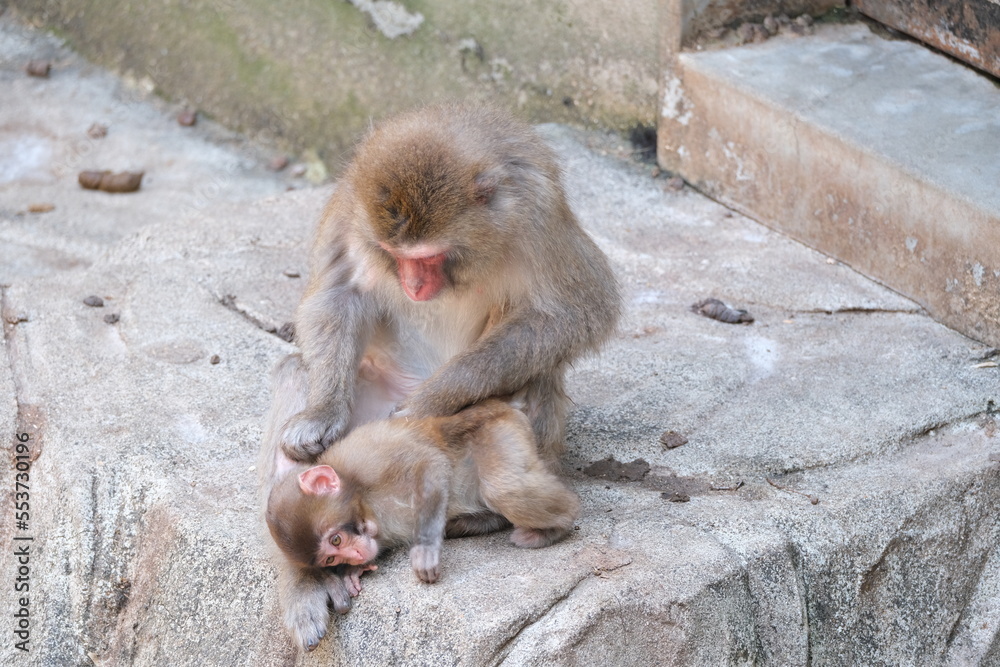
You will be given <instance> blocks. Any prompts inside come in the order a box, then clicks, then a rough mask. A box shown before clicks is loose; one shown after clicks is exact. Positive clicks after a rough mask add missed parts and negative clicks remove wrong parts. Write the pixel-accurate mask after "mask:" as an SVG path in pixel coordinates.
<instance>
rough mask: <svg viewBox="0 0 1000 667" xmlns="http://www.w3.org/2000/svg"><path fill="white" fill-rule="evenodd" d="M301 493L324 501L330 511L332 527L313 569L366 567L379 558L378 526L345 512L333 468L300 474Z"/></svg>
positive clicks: (319, 468)
mask: <svg viewBox="0 0 1000 667" xmlns="http://www.w3.org/2000/svg"><path fill="white" fill-rule="evenodd" d="M299 489H300V490H301V491H302V493H304V494H305V495H307V496H318V497H320V498H322V499H324V500H325V501H326V504H327V509H328V510H330V511H329V516H328V519H327V520H328V521H330V523H331V524H332V525H330V526H329V527H328V528H326V529H325V532H324V533H323V536H322V537H321V538H320V540H319V544H318V545H317V547H316V555H315V557H314V559H313V562H312V564H313V565H315V566H317V567H334V566H336V565H345V564H346V565H364V564H365V563H367V562H368V561H370V560H373V559H374V558H375V557H376V556H377V555H378V541H377V540H376V538H377V537H378V525H377V524H376V523H375V522H374V521H371V520H370V519H364V518H361V517H352V516H350V513H349V512H345V508H344V507H343V506H342V503H343V498H342V496H341V482H340V477H339V476H338V475H337V473H336V471H334V469H333V468H331V467H330V466H327V465H319V466H313V467H312V468H309V469H308V470H305V471H303V472H302V473H300V474H299ZM335 517H339V518H335ZM321 525H322V524H321Z"/></svg>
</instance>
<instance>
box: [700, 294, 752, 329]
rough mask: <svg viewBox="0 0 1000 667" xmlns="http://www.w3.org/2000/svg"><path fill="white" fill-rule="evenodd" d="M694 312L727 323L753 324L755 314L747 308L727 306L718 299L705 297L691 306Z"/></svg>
mask: <svg viewBox="0 0 1000 667" xmlns="http://www.w3.org/2000/svg"><path fill="white" fill-rule="evenodd" d="M691 310H692V311H693V312H696V313H698V314H699V315H704V316H705V317H710V318H712V319H713V320H719V321H720V322H725V323H727V324H752V323H753V315H751V314H750V313H748V312H747V311H745V310H737V309H736V308H733V307H731V306H727V305H726V304H724V303H723V302H722V301H719V300H718V299H705V300H704V301H699V302H698V303H696V304H694V305H692V306H691Z"/></svg>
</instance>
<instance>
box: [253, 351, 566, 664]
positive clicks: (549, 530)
mask: <svg viewBox="0 0 1000 667" xmlns="http://www.w3.org/2000/svg"><path fill="white" fill-rule="evenodd" d="M307 385H308V378H307V374H306V371H305V369H304V367H303V364H302V360H301V357H300V356H299V355H291V356H289V357H287V358H286V359H284V360H283V361H282V362H280V363H279V365H278V367H277V368H276V369H275V377H274V404H273V405H272V412H271V415H270V417H269V420H270V427H269V431H268V436H267V439H266V440H265V451H264V454H265V456H269V457H270V461H266V462H264V465H268V466H269V470H268V471H267V473H266V474H267V475H268V476H270V477H271V484H269V485H265V488H268V487H270V489H271V490H270V493H269V495H268V498H267V511H266V518H267V525H268V528H269V529H270V532H271V536H272V538H273V539H274V542H275V544H276V545H277V546H278V548H279V549H280V551H281V554H282V555H283V557H284V558H283V559H281V560H282V561H283V562H282V563H281V565H280V567H281V569H282V576H281V578H282V589H283V591H282V597H283V599H282V603H283V608H284V610H285V623H286V625H287V626H288V627H289V629H290V631H291V632H292V634H293V635H294V636H295V637H296V639H297V641H298V642H299V644H300V645H301V646H302V647H303V648H305V649H307V650H312V649H313V648H315V646H316V644H317V643H318V642H319V640H320V638H322V636H323V634H324V633H325V631H326V624H327V622H328V615H329V614H328V611H327V599H328V598H329V599H330V600H331V601H332V602H333V604H334V608H335V609H336V610H337V611H340V612H346V611H347V610H348V609H349V608H350V606H351V603H350V598H351V597H353V596H355V595H357V594H358V593H359V592H360V590H361V582H360V576H361V574H362V573H363V572H364V571H366V570H369V569H374V566H372V565H371V564H370V563H371V561H372V560H373V559H374V558H375V557H376V556H377V555H378V554H379V553H380V552H381V551H382V550H383V549H388V548H392V547H398V546H405V545H409V547H410V563H411V565H412V566H413V571H414V572H415V573H416V575H417V577H418V578H419V579H420V580H421V581H423V582H426V583H433V582H435V581H437V579H438V578H439V576H440V556H441V545H442V541H443V540H444V538H445V537H446V536H447V537H461V536H466V535H480V534H483V533H489V532H492V531H496V530H500V529H502V528H505V527H509V526H510V525H513V526H514V531H513V533H512V534H511V541H512V542H514V544H516V545H517V546H519V547H527V548H536V547H544V546H547V545H549V544H552V543H553V542H555V541H557V540H559V539H561V538H562V537H564V536H565V535H566V534H567V533H568V532H569V531H570V530H572V528H573V523H574V521H575V519H576V518H577V516H578V515H579V509H580V503H579V499H578V498H577V496H576V494H574V493H573V492H572V491H570V490H569V489H568V488H567V487H566V486H565V485H564V484H563V483H562V482H561V481H560V480H559V478H558V477H556V476H555V475H554V474H552V473H551V472H550V471H549V470H548V468H547V467H546V465H545V464H544V463H543V461H542V460H541V459H540V458H539V456H538V453H537V449H536V440H535V436H534V433H533V431H532V427H531V423H530V421H529V420H528V418H527V416H526V415H525V414H524V413H523V412H521V411H520V410H518V409H516V408H514V407H512V406H511V405H510V404H508V403H505V402H503V401H500V400H496V399H490V400H487V401H483V402H482V403H478V404H476V405H474V406H472V407H469V408H466V409H465V410H462V411H461V412H459V413H457V414H455V415H453V416H450V417H426V418H423V419H409V420H407V419H405V418H396V419H389V420H385V421H379V422H372V423H369V424H366V425H363V426H359V427H358V428H357V429H355V430H353V431H351V433H349V434H348V435H347V436H346V437H345V438H344V439H343V440H341V441H340V442H338V443H337V445H336V446H334V447H331V448H330V449H328V450H326V451H325V452H324V453H323V454H322V455H320V457H319V458H318V459H317V460H316V461H315V462H314V463H313V464H309V465H307V464H301V463H295V462H292V461H291V460H290V459H288V458H287V457H286V456H285V454H284V453H283V451H282V449H281V446H280V432H279V429H280V426H281V425H282V424H284V422H285V420H287V419H288V417H289V416H291V415H293V414H295V413H296V412H298V411H299V410H301V409H302V407H303V406H304V405H305V401H306V396H307V392H308V388H307ZM276 425H277V426H276ZM338 566H339V567H338ZM334 568H337V569H334Z"/></svg>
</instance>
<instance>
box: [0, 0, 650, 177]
mask: <svg viewBox="0 0 1000 667" xmlns="http://www.w3.org/2000/svg"><path fill="white" fill-rule="evenodd" d="M367 1H368V2H369V4H370V0H367ZM11 4H12V5H13V7H15V8H16V11H18V12H19V13H20V14H21V15H22V16H23V17H24V18H26V19H28V20H30V21H31V22H32V23H34V24H35V25H38V26H42V27H46V28H49V29H51V30H53V31H55V32H56V33H58V34H59V35H61V36H63V37H64V38H66V39H67V41H68V42H69V44H70V45H71V46H73V47H74V48H76V49H77V50H79V51H80V52H81V53H83V54H84V55H85V56H87V57H88V58H90V59H92V60H93V61H95V62H97V63H99V64H101V65H104V66H107V67H110V68H112V69H113V70H116V71H118V72H120V73H122V74H125V75H131V76H133V77H135V78H136V79H138V80H140V81H142V82H144V83H145V84H146V85H148V86H154V87H155V89H156V90H157V91H158V92H159V93H160V94H162V95H163V96H164V97H166V98H167V99H169V100H174V101H177V102H185V103H188V104H190V105H191V106H193V107H196V108H197V109H199V110H200V111H202V112H204V113H207V114H209V115H210V116H212V117H214V118H215V119H217V120H219V121H220V122H222V123H223V124H225V125H227V126H229V127H232V128H234V129H238V130H241V131H244V132H246V133H248V134H251V135H256V136H263V137H265V138H271V139H275V140H277V141H278V143H279V144H283V145H284V146H285V147H287V148H289V149H293V150H302V149H305V148H316V149H317V150H318V151H319V153H320V155H321V157H323V159H324V161H325V162H327V164H329V165H330V166H331V167H333V168H334V169H336V168H337V166H338V165H339V164H340V163H342V161H343V158H344V156H345V155H347V154H348V153H349V152H350V148H351V146H352V145H353V143H354V141H355V140H356V138H357V137H358V135H359V134H360V133H361V132H362V131H363V130H364V128H365V127H366V126H367V125H368V123H369V120H370V119H371V118H379V117H382V116H384V115H386V114H389V113H392V112H395V111H399V110H402V109H406V108H410V107H413V106H417V105H421V104H424V103H427V102H432V101H435V100H444V99H487V98H489V99H494V100H496V101H498V102H499V103H501V104H504V105H507V106H509V107H511V108H513V109H516V110H518V111H519V113H520V114H521V115H522V116H524V117H525V118H527V119H529V120H532V121H535V122H543V121H561V122H570V123H576V124H582V125H588V126H600V127H608V128H611V129H616V130H623V129H627V128H629V127H632V126H634V125H635V124H637V123H643V124H647V125H652V124H653V123H654V122H655V118H656V107H657V105H656V98H657V81H658V48H657V35H658V32H659V29H658V26H659V23H660V20H659V19H660V17H659V14H658V11H659V10H658V7H659V2H658V0H629V1H628V2H618V1H617V0H547V1H545V2H540V1H532V0H491V1H490V2H465V1H463V0H401V1H400V3H399V4H401V5H403V6H404V7H405V9H406V10H407V11H408V12H410V13H411V14H412V13H419V14H421V15H422V16H423V19H424V20H423V22H422V23H421V24H420V25H419V27H418V28H417V29H416V30H415V31H414V32H413V33H412V34H410V35H406V36H400V37H396V38H394V39H390V38H388V37H386V36H385V35H384V34H383V33H382V32H380V31H379V30H378V29H377V27H376V25H375V23H374V22H373V20H372V19H371V18H370V16H369V15H368V14H366V13H364V12H363V11H361V10H360V9H359V8H358V6H360V5H362V4H364V2H361V1H359V2H355V3H354V4H352V3H350V2H347V1H345V0H284V1H282V2H274V1H273V0H131V1H128V0H14V1H13V2H12V3H11ZM356 5H358V6H356Z"/></svg>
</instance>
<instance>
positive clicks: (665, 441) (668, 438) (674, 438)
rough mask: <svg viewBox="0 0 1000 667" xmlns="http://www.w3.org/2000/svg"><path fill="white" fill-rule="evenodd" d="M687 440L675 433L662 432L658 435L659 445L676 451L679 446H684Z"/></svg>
mask: <svg viewBox="0 0 1000 667" xmlns="http://www.w3.org/2000/svg"><path fill="white" fill-rule="evenodd" d="M687 441H688V439H687V438H685V437H684V436H683V435H681V434H680V433H678V432H677V431H664V432H663V433H662V434H661V435H660V444H662V445H663V446H664V447H666V448H667V449H676V448H677V447H680V446H681V445H686V444H687Z"/></svg>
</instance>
